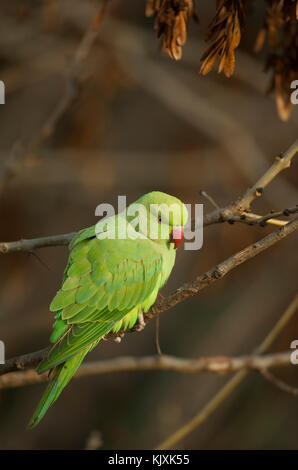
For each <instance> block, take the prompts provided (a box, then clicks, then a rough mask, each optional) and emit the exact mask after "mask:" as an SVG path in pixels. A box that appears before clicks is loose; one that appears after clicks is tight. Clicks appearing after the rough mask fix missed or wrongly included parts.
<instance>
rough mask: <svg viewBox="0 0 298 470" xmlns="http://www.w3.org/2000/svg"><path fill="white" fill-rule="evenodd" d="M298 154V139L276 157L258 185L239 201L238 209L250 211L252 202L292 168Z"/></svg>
mask: <svg viewBox="0 0 298 470" xmlns="http://www.w3.org/2000/svg"><path fill="white" fill-rule="evenodd" d="M297 152H298V139H297V140H296V142H294V143H293V145H291V147H290V148H289V149H288V150H287V151H286V152H285V153H283V154H280V155H278V156H277V157H275V162H274V163H273V165H272V166H271V167H270V168H269V169H268V170H267V171H266V173H265V174H264V175H263V176H262V177H261V178H259V179H258V181H257V182H256V184H255V185H254V186H253V187H252V188H249V189H248V190H247V192H246V193H245V195H244V196H243V197H242V198H241V199H240V200H239V201H238V203H237V207H238V209H239V210H245V209H249V207H250V205H251V203H252V201H253V200H254V199H255V198H256V197H258V195H261V194H262V192H263V189H264V188H265V187H266V186H268V184H269V183H271V181H272V180H273V179H274V178H275V177H276V176H277V175H278V174H279V173H280V172H281V171H282V170H284V169H285V168H289V167H290V166H291V161H292V158H293V157H294V156H295V155H296V153H297Z"/></svg>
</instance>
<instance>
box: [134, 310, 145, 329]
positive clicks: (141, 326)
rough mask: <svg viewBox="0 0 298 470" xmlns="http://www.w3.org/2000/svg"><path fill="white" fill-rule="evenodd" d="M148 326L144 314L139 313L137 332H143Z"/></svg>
mask: <svg viewBox="0 0 298 470" xmlns="http://www.w3.org/2000/svg"><path fill="white" fill-rule="evenodd" d="M145 326H146V323H145V321H144V315H143V312H140V313H139V316H138V320H137V324H136V330H137V331H142V330H143V329H144V328H145Z"/></svg>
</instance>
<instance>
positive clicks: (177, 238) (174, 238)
mask: <svg viewBox="0 0 298 470" xmlns="http://www.w3.org/2000/svg"><path fill="white" fill-rule="evenodd" d="M182 240H183V227H180V226H179V225H175V226H174V227H173V228H172V231H171V242H172V243H174V244H175V248H176V249H177V248H178V246H179V245H180V243H181V242H182Z"/></svg>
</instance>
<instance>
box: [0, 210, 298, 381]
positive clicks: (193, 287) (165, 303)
mask: <svg viewBox="0 0 298 470" xmlns="http://www.w3.org/2000/svg"><path fill="white" fill-rule="evenodd" d="M297 229H298V217H296V218H295V219H294V220H292V221H291V222H289V223H287V225H284V226H283V227H280V228H278V229H277V230H275V231H274V232H272V233H270V234H269V235H267V236H266V237H264V238H262V239H261V240H259V241H257V242H255V243H254V244H252V245H249V246H248V247H246V248H244V249H243V250H241V251H239V252H238V253H235V254H234V255H232V256H230V257H229V258H227V259H226V260H225V261H222V262H221V263H219V264H218V265H217V266H214V267H213V268H211V269H210V270H209V271H207V272H205V273H204V274H202V275H201V276H198V277H197V278H196V279H194V280H193V281H192V282H190V283H186V284H184V285H183V286H181V287H180V288H179V289H177V290H176V291H175V292H174V293H173V294H171V295H169V296H168V297H165V298H163V299H159V300H158V301H157V302H156V303H155V305H154V306H153V307H151V309H150V310H149V312H148V313H147V314H146V316H145V318H144V321H145V323H148V321H150V320H151V319H152V318H154V317H156V316H157V315H159V314H160V313H162V312H164V311H166V310H169V309H170V308H172V307H174V306H175V305H177V304H178V303H180V302H182V301H183V300H185V299H187V298H188V297H191V296H193V295H195V294H197V293H198V292H200V291H201V290H202V289H204V288H205V287H207V286H209V285H210V284H213V283H214V282H215V281H218V280H219V279H223V278H224V277H225V276H226V275H227V274H228V273H229V272H230V271H232V270H233V269H235V268H236V267H237V266H239V265H240V264H243V263H245V262H246V261H248V260H250V259H252V258H254V257H255V256H256V255H258V254H259V253H261V252H262V251H264V250H266V249H268V248H269V247H271V246H273V245H274V244H275V243H277V242H278V241H280V240H282V239H283V238H285V237H286V236H288V235H290V234H291V233H293V232H294V231H295V230H297ZM128 331H129V332H132V331H136V328H133V329H132V330H128ZM106 337H107V338H110V337H114V338H115V337H119V334H115V333H112V334H111V333H110V334H108V335H107V336H106ZM48 351H49V348H46V349H43V350H41V351H37V352H33V353H30V354H25V355H22V356H19V357H16V358H13V359H9V360H8V361H6V363H5V364H4V365H1V366H0V375H3V374H6V373H7V372H13V371H16V370H22V369H28V368H30V367H32V366H35V365H36V364H37V363H38V362H40V361H41V360H42V359H43V358H44V357H45V355H46V354H47V353H48Z"/></svg>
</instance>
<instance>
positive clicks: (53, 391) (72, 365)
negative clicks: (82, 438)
mask: <svg viewBox="0 0 298 470" xmlns="http://www.w3.org/2000/svg"><path fill="white" fill-rule="evenodd" d="M89 350H90V348H89V347H88V348H85V349H83V351H81V352H79V353H78V354H76V355H75V356H73V357H71V358H70V359H67V361H65V362H64V363H63V364H60V365H59V366H56V367H55V368H54V370H53V372H52V379H51V382H50V383H49V385H48V386H47V388H46V390H45V392H44V394H43V396H42V397H41V400H40V402H39V403H38V405H37V408H36V410H35V412H34V414H33V416H32V418H31V420H30V422H29V424H28V428H29V429H32V428H34V427H35V426H37V424H38V423H39V422H40V420H41V419H42V418H43V417H44V415H45V414H46V412H47V410H48V409H49V408H50V406H51V405H52V404H53V403H54V402H55V401H56V400H57V398H58V397H59V395H60V393H61V392H62V390H63V389H64V387H66V385H67V384H68V382H69V381H70V379H71V378H72V376H73V375H74V373H75V372H76V370H77V369H78V368H79V367H80V365H81V363H82V361H83V359H84V357H85V356H86V354H87V353H88V351H89Z"/></svg>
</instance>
